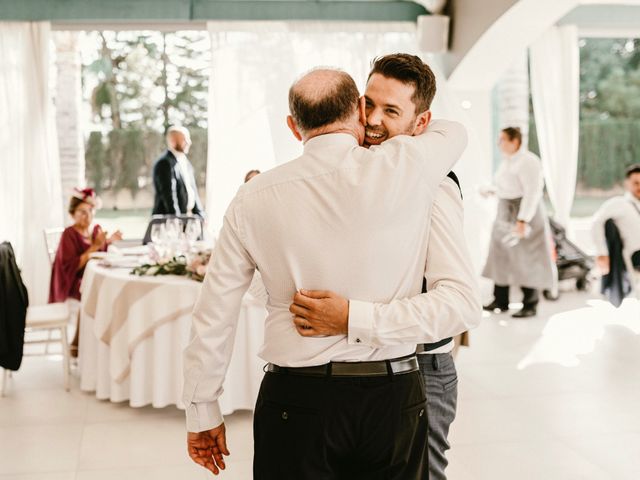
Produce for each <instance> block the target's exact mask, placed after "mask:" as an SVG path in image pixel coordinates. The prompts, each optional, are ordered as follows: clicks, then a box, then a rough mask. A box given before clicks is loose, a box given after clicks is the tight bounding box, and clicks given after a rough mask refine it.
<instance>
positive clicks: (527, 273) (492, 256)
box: [482, 127, 557, 318]
mask: <svg viewBox="0 0 640 480" xmlns="http://www.w3.org/2000/svg"><path fill="white" fill-rule="evenodd" d="M499 147H500V150H501V151H502V153H503V155H504V158H503V161H502V163H501V164H500V167H499V168H498V171H497V172H496V174H495V177H494V184H495V188H496V194H497V196H498V198H499V203H498V213H497V215H496V220H495V222H494V224H493V230H492V232H491V243H490V246H489V255H488V257H487V262H486V264H485V267H484V270H483V272H482V276H483V277H486V278H490V279H491V280H493V282H494V290H493V294H494V299H493V301H492V302H491V303H490V304H489V305H486V306H485V307H484V309H485V310H488V311H492V312H494V311H498V312H505V311H507V310H509V286H511V285H517V286H519V287H521V289H522V294H523V300H522V303H523V306H522V309H521V310H519V311H518V312H516V313H514V314H513V315H512V316H513V317H514V318H524V317H531V316H534V315H536V313H537V310H536V309H537V305H538V301H539V290H551V289H552V288H553V287H554V285H555V283H556V278H557V273H556V268H555V264H554V262H553V259H552V253H551V232H550V228H549V221H548V219H547V215H546V213H545V209H544V204H543V202H542V189H543V187H544V180H543V176H542V165H541V163H540V159H539V158H538V157H537V156H536V155H535V154H533V153H531V152H530V151H528V150H525V149H523V148H521V147H522V134H521V132H520V129H519V128H515V127H508V128H505V129H503V130H502V131H501V132H500V140H499Z"/></svg>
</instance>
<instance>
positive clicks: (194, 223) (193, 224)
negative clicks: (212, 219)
mask: <svg viewBox="0 0 640 480" xmlns="http://www.w3.org/2000/svg"><path fill="white" fill-rule="evenodd" d="M185 235H186V237H187V240H188V241H189V243H190V244H191V245H193V244H194V243H195V242H197V241H198V239H199V238H200V236H201V235H202V225H201V223H200V220H198V219H196V218H190V219H188V220H187V227H186V228H185Z"/></svg>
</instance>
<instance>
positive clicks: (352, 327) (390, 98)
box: [290, 54, 481, 480]
mask: <svg viewBox="0 0 640 480" xmlns="http://www.w3.org/2000/svg"><path fill="white" fill-rule="evenodd" d="M435 92H436V81H435V75H434V74H433V72H432V71H431V69H430V68H429V66H428V65H426V64H425V63H423V62H422V60H420V58H418V57H416V56H413V55H407V54H393V55H387V56H384V57H380V58H378V59H376V60H375V62H374V64H373V68H372V70H371V72H370V74H369V79H368V81H367V85H366V90H365V95H364V100H365V113H366V124H365V140H364V143H365V145H368V146H371V147H375V146H376V145H379V144H381V143H382V142H384V141H385V140H387V139H390V138H392V137H394V136H396V135H419V134H420V133H422V132H423V131H424V130H425V129H426V128H427V126H428V124H429V122H430V120H431V111H430V110H429V109H430V106H431V101H432V100H433V97H434V95H435ZM434 160H435V159H432V160H431V161H434ZM425 161H429V159H425ZM457 183H458V182H457V178H456V177H455V175H454V174H453V173H450V174H449V178H447V179H445V181H444V182H443V183H442V184H441V185H440V188H439V191H438V194H437V196H436V199H435V202H434V205H433V212H432V218H431V234H430V237H429V242H428V245H427V262H426V266H425V275H424V277H425V281H424V282H423V290H422V291H423V294H421V295H418V296H416V297H412V298H408V299H402V300H400V301H394V302H391V303H388V304H385V303H375V304H371V303H368V302H361V301H358V300H354V299H350V300H347V299H346V298H343V297H341V296H340V295H337V294H336V293H333V292H331V291H306V290H302V291H301V292H300V293H298V294H296V296H295V297H294V303H293V304H292V305H291V309H290V310H291V312H292V313H294V314H295V315H296V317H295V319H294V322H295V324H296V328H297V329H298V332H299V333H300V334H301V335H303V336H315V335H345V334H347V335H348V336H349V337H350V338H351V337H352V336H353V337H354V338H356V337H357V338H358V341H362V340H361V339H363V338H364V339H369V342H368V343H369V344H371V345H372V346H373V345H389V344H397V343H399V342H400V339H399V338H397V337H396V338H394V335H393V334H390V333H388V332H382V331H378V330H376V318H377V317H381V316H384V317H388V316H393V317H396V318H398V319H402V318H404V317H405V315H403V312H406V311H407V309H412V308H413V307H415V305H417V304H419V303H422V304H425V303H426V302H427V298H429V297H430V298H433V297H438V296H441V295H446V292H447V291H451V290H452V289H456V290H458V291H461V290H464V297H465V299H466V300H467V301H466V302H461V304H459V305H456V306H454V307H452V306H446V302H434V303H433V304H434V305H438V307H439V308H433V309H432V310H431V311H430V312H429V313H430V314H429V315H428V317H426V318H424V322H423V324H421V334H420V337H419V338H416V339H415V341H416V343H418V344H419V345H418V351H419V352H424V353H422V354H420V355H419V356H418V359H419V363H420V370H421V372H422V374H423V376H424V380H425V384H426V393H427V402H428V409H427V416H428V424H429V440H428V442H429V445H428V447H429V449H428V450H429V478H430V479H431V480H442V479H446V476H445V473H444V471H445V468H446V466H447V463H448V462H447V460H446V457H445V452H446V450H448V449H449V443H448V441H447V435H448V433H449V427H450V425H451V423H452V422H453V420H454V418H455V414H456V404H457V373H456V368H455V364H454V362H453V357H452V355H451V351H452V350H453V340H452V337H453V336H455V335H457V334H460V333H462V332H463V331H465V330H469V329H471V328H473V327H475V326H477V325H478V323H479V321H480V318H481V305H480V300H479V290H478V286H477V283H476V280H475V274H474V271H473V267H472V264H471V261H470V256H469V253H468V250H467V246H466V242H465V237H464V232H463V205H462V198H461V194H460V190H459V185H458V184H457ZM452 271H455V272H456V273H457V274H458V276H459V274H460V273H462V272H463V273H464V275H463V277H464V278H466V279H467V283H466V284H464V285H461V284H460V283H459V282H458V283H456V282H452V281H450V278H451V277H453V275H449V273H451V272H452ZM427 287H428V293H424V292H426V291H427ZM443 307H444V308H443ZM399 322H400V320H399ZM355 332H358V334H357V335H356V334H355Z"/></svg>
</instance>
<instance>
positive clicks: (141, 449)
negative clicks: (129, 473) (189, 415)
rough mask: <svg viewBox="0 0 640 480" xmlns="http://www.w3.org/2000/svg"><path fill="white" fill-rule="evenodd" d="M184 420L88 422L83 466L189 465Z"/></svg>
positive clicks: (82, 457) (94, 467)
mask: <svg viewBox="0 0 640 480" xmlns="http://www.w3.org/2000/svg"><path fill="white" fill-rule="evenodd" d="M190 461H191V460H190V459H189V457H188V455H187V449H186V431H185V425H184V420H183V419H182V418H175V419H159V420H141V421H135V422H114V423H92V424H88V425H86V426H85V429H84V434H83V438H82V446H81V452H80V461H79V467H78V468H79V470H93V469H106V468H137V467H156V466H181V465H183V466H188V465H189V462H190Z"/></svg>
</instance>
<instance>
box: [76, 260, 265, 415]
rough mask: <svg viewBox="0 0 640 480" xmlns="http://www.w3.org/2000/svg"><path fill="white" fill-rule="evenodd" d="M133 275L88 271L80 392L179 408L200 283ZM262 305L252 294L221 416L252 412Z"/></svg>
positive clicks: (90, 267) (245, 304)
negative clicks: (194, 308) (244, 410)
mask: <svg viewBox="0 0 640 480" xmlns="http://www.w3.org/2000/svg"><path fill="white" fill-rule="evenodd" d="M130 270H131V269H130V268H107V267H104V266H101V265H100V264H99V262H98V261H96V260H92V261H90V262H89V263H88V264H87V267H86V269H85V273H84V276H83V280H82V303H81V322H80V349H79V350H80V351H79V368H80V388H81V389H82V390H83V391H88V392H95V394H96V397H97V398H99V399H104V400H110V401H112V402H123V401H128V402H129V405H130V406H132V407H142V406H145V405H152V406H153V407H157V408H162V407H165V406H167V405H176V406H177V407H178V408H184V405H183V403H182V399H181V395H182V383H183V374H182V365H183V361H182V352H183V349H184V347H185V346H186V345H187V342H188V339H189V330H190V326H191V311H192V309H193V306H194V304H195V302H196V299H197V296H198V293H199V291H200V286H201V283H199V282H196V281H194V280H191V279H189V278H187V277H179V276H174V275H164V276H142V277H141V276H137V275H132V274H131V273H130ZM266 316H267V311H266V309H265V306H264V302H263V301H261V300H259V299H258V298H255V297H253V296H252V295H251V294H249V293H247V294H246V295H245V296H244V298H243V300H242V308H241V310H240V315H239V318H238V329H237V333H236V338H235V344H234V350H233V356H232V358H231V363H230V365H229V369H228V371H227V377H226V380H225V382H224V385H223V388H224V392H223V394H222V396H221V397H220V407H221V409H222V413H223V414H229V413H232V412H233V411H235V410H243V409H253V407H254V405H255V400H256V397H257V395H258V389H259V387H260V382H261V380H262V376H263V370H262V369H263V366H264V363H265V362H264V361H262V360H261V359H260V358H259V357H258V351H259V349H260V346H261V345H262V341H263V337H264V320H265V318H266Z"/></svg>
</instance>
